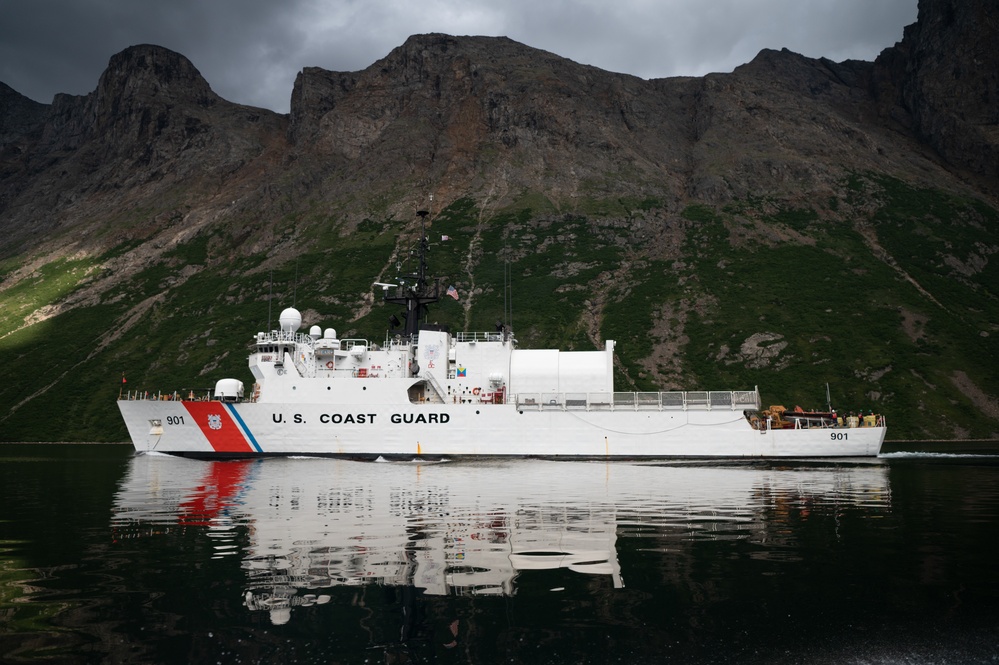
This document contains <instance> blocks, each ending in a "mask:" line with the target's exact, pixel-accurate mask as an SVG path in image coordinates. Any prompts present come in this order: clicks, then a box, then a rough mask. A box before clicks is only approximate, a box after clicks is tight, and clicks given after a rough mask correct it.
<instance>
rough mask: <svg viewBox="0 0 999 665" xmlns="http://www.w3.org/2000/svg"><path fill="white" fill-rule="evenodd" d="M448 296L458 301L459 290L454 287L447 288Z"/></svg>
mask: <svg viewBox="0 0 999 665" xmlns="http://www.w3.org/2000/svg"><path fill="white" fill-rule="evenodd" d="M447 294H448V295H449V296H451V297H452V298H454V299H455V300H457V299H458V289H456V288H454V287H453V286H449V287H447Z"/></svg>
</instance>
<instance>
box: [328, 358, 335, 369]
mask: <svg viewBox="0 0 999 665" xmlns="http://www.w3.org/2000/svg"><path fill="white" fill-rule="evenodd" d="M333 367H334V365H333V361H332V360H328V361H326V369H333Z"/></svg>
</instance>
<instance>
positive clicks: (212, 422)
mask: <svg viewBox="0 0 999 665" xmlns="http://www.w3.org/2000/svg"><path fill="white" fill-rule="evenodd" d="M208 429H222V416H220V415H219V414H217V413H212V414H209V416H208Z"/></svg>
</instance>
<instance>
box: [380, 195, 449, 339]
mask: <svg viewBox="0 0 999 665" xmlns="http://www.w3.org/2000/svg"><path fill="white" fill-rule="evenodd" d="M416 214H417V215H419V216H420V221H421V225H420V242H419V243H418V245H417V249H416V254H417V267H416V270H415V271H414V272H411V273H408V274H403V275H399V278H398V279H397V280H396V281H397V282H398V288H397V289H396V293H395V295H391V296H390V295H388V289H387V288H386V289H385V292H386V295H385V302H389V303H392V304H394V305H401V306H403V307H405V309H406V311H405V312H404V313H403V317H405V319H406V320H405V321H404V322H400V321H399V320H398V319H397V318H395V317H394V316H393V317H392V319H390V321H391V323H392V326H393V327H392V330H390V332H393V333H399V334H403V335H406V336H407V337H410V338H413V337H415V336H416V334H417V333H418V332H419V331H420V321H421V320H423V319H424V318H425V317H426V315H427V312H428V311H429V308H428V307H427V306H428V305H430V304H431V303H435V302H437V301H438V300H440V284H439V283H438V281H437V280H436V279H435V278H432V277H430V276H428V275H427V252H428V251H429V249H430V240H429V238H428V237H427V216H428V215H429V214H430V213H429V212H427V211H426V210H418V211H417V213H416ZM400 326H401V327H400Z"/></svg>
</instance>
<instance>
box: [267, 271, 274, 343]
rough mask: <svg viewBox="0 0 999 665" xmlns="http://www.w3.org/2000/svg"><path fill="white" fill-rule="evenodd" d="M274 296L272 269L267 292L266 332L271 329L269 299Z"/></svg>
mask: <svg viewBox="0 0 999 665" xmlns="http://www.w3.org/2000/svg"><path fill="white" fill-rule="evenodd" d="M273 296H274V268H271V284H270V288H269V289H268V290H267V330H268V331H270V330H272V328H271V298H272V297H273Z"/></svg>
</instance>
